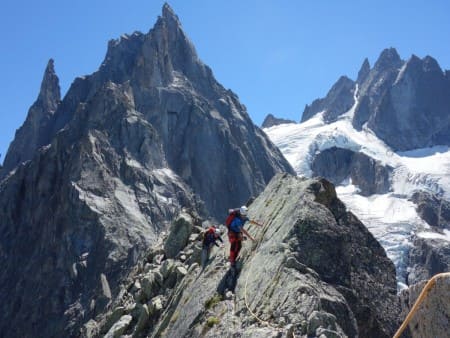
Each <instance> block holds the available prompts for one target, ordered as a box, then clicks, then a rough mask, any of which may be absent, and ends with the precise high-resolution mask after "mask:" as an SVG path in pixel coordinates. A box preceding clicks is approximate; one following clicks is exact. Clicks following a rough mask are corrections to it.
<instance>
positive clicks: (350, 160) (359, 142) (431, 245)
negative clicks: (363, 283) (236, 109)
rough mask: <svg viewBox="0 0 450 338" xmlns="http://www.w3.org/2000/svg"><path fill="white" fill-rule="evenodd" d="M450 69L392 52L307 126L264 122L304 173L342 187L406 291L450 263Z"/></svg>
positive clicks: (318, 106) (341, 85)
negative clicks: (385, 253)
mask: <svg viewBox="0 0 450 338" xmlns="http://www.w3.org/2000/svg"><path fill="white" fill-rule="evenodd" d="M448 74H449V72H448V71H446V72H443V71H442V70H441V69H440V67H439V65H438V64H437V62H436V61H435V60H434V59H433V58H431V57H429V56H427V57H425V58H423V59H419V58H418V57H416V56H414V55H413V56H412V57H411V58H410V59H409V60H408V61H406V62H405V61H403V60H401V59H400V57H399V55H398V53H397V52H396V50H395V49H393V48H390V49H386V50H384V51H383V52H382V53H381V55H380V57H379V59H378V60H377V62H376V63H375V65H374V67H373V68H372V69H371V68H370V65H369V63H368V61H367V59H366V60H364V63H363V65H362V67H361V70H360V71H359V73H358V78H357V80H356V81H353V80H351V79H348V78H346V77H341V78H340V79H339V80H338V81H337V83H336V84H335V85H334V86H333V88H332V89H331V90H330V91H329V93H328V94H327V96H326V97H325V98H323V99H318V100H315V101H314V102H313V103H312V104H311V105H308V106H307V107H306V109H305V112H304V115H303V119H302V122H301V123H300V124H298V125H296V126H283V125H281V126H277V127H274V128H267V129H265V131H266V133H267V134H268V135H269V137H270V138H271V140H272V141H273V142H274V143H275V144H276V145H278V146H279V148H280V150H281V151H282V152H283V154H284V155H285V156H286V158H287V159H288V160H289V162H290V163H291V164H292V166H293V167H294V169H295V170H296V172H297V174H299V175H303V176H306V177H315V176H321V177H324V178H326V179H328V180H330V181H331V182H333V183H334V184H335V185H336V190H337V193H338V196H339V198H341V199H342V200H343V201H344V203H345V204H346V205H347V207H348V208H349V209H350V210H351V211H352V212H353V213H355V215H357V216H358V218H359V219H361V220H362V222H363V223H364V224H365V225H366V226H367V227H368V228H369V230H370V231H371V232H372V233H373V234H374V235H375V237H376V238H377V239H378V240H379V241H380V243H381V244H382V245H383V247H384V248H385V249H386V251H387V253H388V256H389V257H390V258H391V259H392V260H393V261H394V263H395V265H396V268H397V278H398V282H399V288H400V289H404V288H406V287H407V286H409V285H412V284H415V283H418V282H420V281H421V280H423V279H426V278H430V277H431V276H433V275H434V274H436V273H439V272H443V271H447V270H448V268H449V261H450V260H449V257H448V254H447V253H448V252H450V223H449V220H450V218H449V217H450V214H449V208H450V207H449V206H450V202H449V201H450V147H449V145H450V101H449V100H450V86H449V84H450V82H449V79H450V78H449V76H448ZM405 150H407V151H405Z"/></svg>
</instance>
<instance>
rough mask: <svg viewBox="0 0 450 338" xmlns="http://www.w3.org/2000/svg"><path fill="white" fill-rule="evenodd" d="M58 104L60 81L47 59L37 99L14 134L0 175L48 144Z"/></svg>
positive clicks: (52, 65) (51, 63) (59, 99)
mask: <svg viewBox="0 0 450 338" xmlns="http://www.w3.org/2000/svg"><path fill="white" fill-rule="evenodd" d="M60 101H61V90H60V87H59V78H58V76H57V75H56V72H55V67H54V61H53V59H50V60H49V61H48V63H47V66H46V68H45V71H44V76H43V79H42V82H41V88H40V91H39V95H38V98H37V99H36V101H35V102H34V103H33V105H32V106H31V107H30V109H29V110H28V114H27V118H26V120H25V122H24V124H23V125H22V126H21V127H20V128H19V129H18V130H17V131H16V134H15V137H14V140H13V141H12V142H11V144H10V146H9V148H8V152H7V153H6V156H5V161H4V167H3V169H4V170H3V171H2V174H6V173H8V172H9V171H10V170H11V169H13V168H14V167H15V166H16V165H18V164H19V163H21V162H23V161H27V160H29V159H31V158H32V157H33V154H34V153H35V151H36V150H37V149H38V148H39V147H41V146H43V145H44V144H47V143H48V141H49V139H48V134H49V130H50V129H49V128H50V125H49V123H50V120H51V119H52V117H53V114H54V113H55V111H56V109H57V108H58V105H59V103H60Z"/></svg>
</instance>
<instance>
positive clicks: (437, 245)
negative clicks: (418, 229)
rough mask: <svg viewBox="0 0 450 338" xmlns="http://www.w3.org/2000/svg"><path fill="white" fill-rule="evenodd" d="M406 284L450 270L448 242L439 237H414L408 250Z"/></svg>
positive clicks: (449, 244) (449, 245) (449, 243)
mask: <svg viewBox="0 0 450 338" xmlns="http://www.w3.org/2000/svg"><path fill="white" fill-rule="evenodd" d="M408 265H409V267H410V268H409V273H408V284H409V285H413V284H416V283H419V282H421V281H424V280H428V279H430V278H431V277H433V276H434V275H436V274H438V273H441V272H447V271H450V242H449V241H445V240H442V239H439V238H434V239H433V238H421V237H417V238H415V240H414V242H413V247H412V248H411V250H410V251H409V264H408Z"/></svg>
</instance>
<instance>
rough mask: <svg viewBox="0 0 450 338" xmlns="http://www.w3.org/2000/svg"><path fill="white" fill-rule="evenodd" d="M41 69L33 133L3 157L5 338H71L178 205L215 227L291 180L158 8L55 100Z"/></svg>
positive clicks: (166, 11) (51, 80)
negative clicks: (272, 183) (270, 185)
mask: <svg viewBox="0 0 450 338" xmlns="http://www.w3.org/2000/svg"><path fill="white" fill-rule="evenodd" d="M52 65H53V63H49V67H48V69H47V72H46V76H45V78H44V81H43V85H42V88H41V94H40V95H39V98H38V101H37V102H39V109H41V108H42V109H41V110H39V112H38V113H34V112H31V111H30V114H29V119H28V120H29V121H31V120H33V121H34V122H35V120H34V118H35V117H36V118H37V120H36V121H44V120H45V121H47V122H46V123H45V127H42V128H41V127H40V126H41V122H39V123H36V124H34V122H33V126H35V125H37V126H38V128H37V129H36V130H35V129H33V128H34V127H33V128H31V129H32V131H27V132H26V133H25V132H24V135H22V134H20V133H19V134H17V137H16V139H15V142H16V143H17V144H23V145H26V147H22V148H23V149H24V150H23V151H22V150H20V149H22V148H21V147H15V146H14V147H12V148H11V151H10V153H11V156H13V154H15V153H17V154H19V153H20V154H22V152H23V153H24V154H26V157H23V158H22V157H21V158H17V159H16V160H11V162H9V160H8V163H11V164H10V165H8V168H9V169H15V170H13V171H12V172H11V175H8V176H4V179H3V180H2V181H1V183H0V219H1V220H2V222H1V224H0V232H1V234H2V236H1V238H0V257H1V259H2V269H1V271H0V285H1V286H2V290H3V291H4V292H2V293H1V295H0V300H1V303H0V310H1V311H2V318H1V320H0V332H2V334H4V335H5V336H11V337H26V336H32V335H33V334H34V333H35V332H39V333H40V334H41V335H42V336H49V337H50V336H78V335H79V332H80V329H81V327H82V325H83V324H84V323H85V322H86V321H87V320H89V319H91V318H94V317H96V316H97V315H99V314H100V313H104V312H105V311H106V308H107V307H109V306H110V301H111V300H112V299H115V297H116V296H117V294H118V293H119V292H121V285H122V283H124V281H125V280H126V278H127V277H128V276H129V274H130V273H131V270H132V269H134V268H135V267H136V265H137V263H138V262H140V261H141V259H142V258H143V257H144V256H145V254H146V250H147V249H148V248H149V247H152V246H153V245H155V244H156V243H158V242H159V240H160V239H161V238H162V237H163V233H164V232H165V231H167V230H168V228H169V225H170V224H171V223H172V221H173V220H174V219H175V217H176V216H177V215H178V214H179V213H180V211H181V210H182V209H183V208H185V209H186V210H195V211H197V212H198V213H200V214H202V215H206V214H209V215H210V216H211V217H215V218H216V219H222V218H223V217H224V215H225V214H226V210H227V209H228V208H229V207H230V206H235V205H241V204H242V203H244V202H245V201H246V200H247V199H248V198H249V197H250V196H252V195H256V194H258V193H259V192H260V191H262V190H263V188H264V186H265V185H266V183H267V182H268V181H269V180H270V179H271V178H272V177H273V175H274V174H275V173H277V172H282V171H288V172H293V170H292V168H291V167H290V165H289V164H288V163H287V161H286V160H285V159H284V158H283V156H282V155H281V153H280V152H279V150H278V149H277V148H276V147H275V146H274V145H273V144H272V143H271V142H270V141H269V139H268V138H267V137H266V136H265V134H264V133H263V132H262V131H261V130H260V129H259V128H257V127H256V126H254V125H253V123H252V121H251V120H250V118H249V116H248V114H247V112H246V110H245V107H244V106H243V105H241V103H240V102H239V100H238V98H237V96H236V95H235V94H234V93H232V92H231V91H230V90H226V89H225V88H223V87H222V86H221V85H220V84H219V83H218V82H217V81H216V80H215V78H214V76H213V74H212V71H211V70H210V69H209V68H208V67H207V66H206V65H204V64H203V63H202V62H201V61H200V60H199V58H198V56H197V54H196V52H195V49H194V48H193V45H192V43H191V42H190V41H189V39H188V38H187V36H186V35H185V34H184V32H183V30H182V28H181V24H180V22H179V20H178V18H177V17H176V15H175V14H174V13H173V11H172V9H171V8H170V7H169V6H168V5H165V6H164V8H163V13H162V16H161V17H159V18H158V21H157V23H156V24H155V26H154V28H153V29H151V30H150V31H149V32H148V33H147V34H143V33H133V34H132V35H124V36H122V37H121V38H120V39H119V40H113V41H111V42H110V43H109V45H108V51H107V53H106V57H105V60H104V62H103V63H102V65H101V66H100V69H99V70H98V71H97V72H95V73H93V74H91V75H88V76H85V77H82V78H77V79H75V81H74V82H73V84H72V85H71V87H70V89H69V90H68V93H67V94H66V95H65V97H64V98H63V100H62V101H61V102H59V91H57V78H56V75H54V72H53V67H52ZM44 108H45V109H44ZM47 117H48V119H47ZM30 123H31V122H30ZM27 125H28V122H25V124H24V128H25V129H27V128H28V127H26V126H27ZM27 130H28V129H27ZM35 135H37V136H39V137H40V136H42V135H44V136H45V138H44V139H43V141H42V142H41V141H39V142H37V141H36V142H34V141H32V140H31V139H32V138H33V139H34V137H35ZM37 136H36V137H37ZM39 137H38V138H39ZM16 143H15V144H16ZM25 148H26V149H25ZM14 149H17V151H16V150H14ZM11 158H13V157H11ZM25 159H26V160H30V161H26V162H22V161H23V160H25ZM19 162H20V163H22V164H20V163H19ZM9 169H8V171H9ZM3 172H5V171H3ZM86 257H87V258H86ZM143 266H144V265H143ZM101 275H104V276H105V278H104V279H102V278H101V277H100V276H101ZM30 276H33V278H30ZM170 276H171V278H170V279H169V280H170V282H171V283H174V281H175V282H176V281H177V279H178V278H179V277H178V276H179V275H177V274H176V273H173V274H171V275H170ZM102 280H103V281H104V280H107V282H108V288H109V291H110V292H106V293H105V290H107V289H108V288H105V287H106V284H105V283H102ZM109 295H111V298H109ZM37 309H38V310H37ZM44 319H45V320H44Z"/></svg>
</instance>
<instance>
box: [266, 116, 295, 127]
mask: <svg viewBox="0 0 450 338" xmlns="http://www.w3.org/2000/svg"><path fill="white" fill-rule="evenodd" d="M285 123H296V122H295V121H292V120H289V119H282V118H278V117H275V116H273V114H268V115H267V116H266V117H265V119H264V121H263V123H262V124H261V128H270V127H273V126H276V125H279V124H285Z"/></svg>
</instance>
